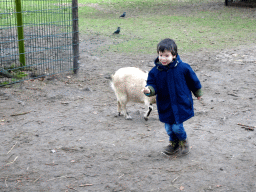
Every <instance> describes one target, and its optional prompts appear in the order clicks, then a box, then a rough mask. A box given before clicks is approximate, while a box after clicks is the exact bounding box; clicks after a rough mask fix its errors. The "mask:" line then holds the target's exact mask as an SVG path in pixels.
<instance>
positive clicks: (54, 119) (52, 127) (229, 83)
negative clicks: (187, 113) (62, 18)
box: [0, 46, 256, 192]
mask: <svg viewBox="0 0 256 192" xmlns="http://www.w3.org/2000/svg"><path fill="white" fill-rule="evenodd" d="M82 49H83V47H82ZM81 52H82V54H81V70H80V74H79V76H78V77H74V76H72V75H65V76H55V77H54V78H51V79H48V80H47V79H45V80H44V81H38V80H35V81H28V82H24V83H23V84H22V85H21V86H20V85H19V84H17V85H14V86H13V87H12V88H1V89H0V106H1V110H0V144H1V145H0V149H1V150H0V191H3V192H5V191H6V192H7V191H10V192H11V191H81V192H84V191H188V192H195V191H199V192H201V191H223V192H224V191H225V192H226V191H232V192H241V191H244V192H245V191H246V192H253V191H256V182H255V181H256V139H255V136H256V134H255V133H256V132H255V131H250V130H246V129H245V128H242V126H240V125H238V123H241V124H245V125H248V126H256V119H255V116H256V111H255V110H256V86H255V84H256V83H255V82H256V76H255V74H256V47H255V46H251V47H239V48H237V49H236V50H234V49H233V50H222V51H219V52H206V51H202V52H199V53H191V54H186V55H181V59H182V60H183V61H185V62H187V63H189V64H191V66H192V68H193V69H194V70H195V71H196V73H197V75H198V77H199V79H200V80H201V82H202V85H203V89H204V96H203V100H202V102H199V101H197V100H195V101H194V103H195V113H196V116H195V117H194V118H192V119H190V120H189V121H187V122H186V123H185V128H186V130H187V133H188V137H189V140H190V145H191V153H190V154H189V155H187V156H185V157H180V158H177V157H175V156H174V157H166V156H163V155H161V154H160V151H161V149H162V148H163V147H164V146H166V145H167V143H168V137H167V135H166V133H165V130H164V126H163V124H162V123H160V122H159V120H158V115H157V110H156V106H154V107H155V108H154V110H153V113H152V114H151V116H150V118H149V120H148V121H144V119H143V112H144V110H145V108H144V106H143V105H140V104H132V103H131V104H130V105H129V106H128V110H129V111H130V113H131V115H132V117H133V120H131V121H128V120H125V119H124V118H123V117H119V118H116V117H114V115H113V114H114V113H115V112H116V100H115V96H114V93H113V92H112V90H111V89H110V87H109V82H108V79H107V77H108V76H109V74H111V73H113V72H114V71H115V70H117V69H118V68H120V67H124V66H137V67H140V68H142V69H144V70H150V69H151V67H152V65H153V62H152V61H153V59H154V57H155V56H148V55H142V56H140V57H136V56H132V55H129V56H127V55H108V56H107V57H104V58H103V57H95V56H91V55H89V54H88V53H87V52H83V50H82V51H81ZM138 58H139V59H138Z"/></svg>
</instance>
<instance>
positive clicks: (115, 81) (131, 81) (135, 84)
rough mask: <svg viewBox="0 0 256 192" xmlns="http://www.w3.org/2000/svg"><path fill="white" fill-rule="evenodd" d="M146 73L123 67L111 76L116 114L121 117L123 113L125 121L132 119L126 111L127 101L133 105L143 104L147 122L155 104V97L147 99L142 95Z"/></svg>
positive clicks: (137, 69) (134, 68)
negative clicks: (115, 100) (145, 107)
mask: <svg viewBox="0 0 256 192" xmlns="http://www.w3.org/2000/svg"><path fill="white" fill-rule="evenodd" d="M147 77H148V72H144V71H142V70H141V69H139V68H136V67H124V68H120V69H118V70H117V71H116V72H115V74H114V75H112V76H111V82H110V85H111V88H112V89H113V90H114V92H115V95H116V98H117V112H118V115H119V116H120V115H121V112H122V111H123V113H124V116H125V118H126V119H132V117H131V116H130V115H129V114H128V112H127V110H126V104H127V103H128V102H129V101H133V102H135V103H144V104H145V105H146V106H147V109H148V110H147V112H146V113H145V115H144V119H145V120H148V116H149V115H150V112H151V111H152V109H153V106H152V104H153V103H156V97H155V96H153V97H147V96H146V95H144V93H142V89H143V88H144V87H145V86H146V80H147Z"/></svg>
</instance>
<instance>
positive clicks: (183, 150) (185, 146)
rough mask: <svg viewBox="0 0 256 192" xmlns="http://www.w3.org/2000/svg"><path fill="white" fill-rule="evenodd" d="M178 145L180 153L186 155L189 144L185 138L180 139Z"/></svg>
mask: <svg viewBox="0 0 256 192" xmlns="http://www.w3.org/2000/svg"><path fill="white" fill-rule="evenodd" d="M179 146H180V155H186V154H188V153H189V144H188V140H187V139H186V140H183V141H180V142H179Z"/></svg>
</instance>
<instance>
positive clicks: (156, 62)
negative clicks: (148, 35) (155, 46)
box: [155, 54, 182, 71]
mask: <svg viewBox="0 0 256 192" xmlns="http://www.w3.org/2000/svg"><path fill="white" fill-rule="evenodd" d="M181 62H182V61H181V59H180V56H179V55H178V54H177V57H176V58H175V59H174V60H173V61H172V62H171V63H170V64H168V65H166V66H165V65H162V64H161V63H160V61H159V57H157V58H156V59H155V65H156V67H157V69H158V70H160V71H168V70H169V69H171V68H174V67H177V65H178V64H179V63H181Z"/></svg>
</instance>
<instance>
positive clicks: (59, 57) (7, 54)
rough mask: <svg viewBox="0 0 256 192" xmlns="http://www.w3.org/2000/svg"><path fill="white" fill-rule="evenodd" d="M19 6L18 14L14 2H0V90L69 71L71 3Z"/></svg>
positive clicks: (44, 0) (36, 1)
mask: <svg viewBox="0 0 256 192" xmlns="http://www.w3.org/2000/svg"><path fill="white" fill-rule="evenodd" d="M18 1H19V0H18ZM20 2H21V12H18V11H17V9H18V7H17V0H16V3H15V0H0V86H3V85H6V84H10V83H16V82H19V81H24V80H28V79H30V78H39V77H45V76H47V75H53V74H57V73H62V72H65V71H70V70H73V65H72V64H73V63H72V62H73V54H72V0H56V1H53V0H51V1H49V0H20ZM20 13H21V14H20ZM19 14H20V15H22V17H21V18H20V16H19ZM20 19H22V22H23V24H22V26H19V22H17V20H18V21H19V20H20ZM19 27H21V28H23V29H22V31H23V37H24V39H23V40H21V39H20V36H19V35H20V34H19V33H20V31H19V30H18V28H19ZM21 41H24V48H25V50H24V53H22V52H21V48H20V46H19V45H20V42H21ZM22 54H23V55H25V60H24V61H23V60H22V62H21V59H20V58H21V56H22ZM23 62H24V63H23Z"/></svg>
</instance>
